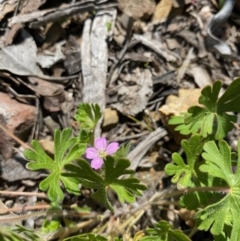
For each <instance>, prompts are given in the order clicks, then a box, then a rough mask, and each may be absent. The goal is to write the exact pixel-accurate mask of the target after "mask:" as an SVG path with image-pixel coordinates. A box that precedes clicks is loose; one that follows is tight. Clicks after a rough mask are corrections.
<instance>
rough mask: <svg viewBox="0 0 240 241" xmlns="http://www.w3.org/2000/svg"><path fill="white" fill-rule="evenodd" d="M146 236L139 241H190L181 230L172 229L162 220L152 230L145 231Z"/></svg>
mask: <svg viewBox="0 0 240 241" xmlns="http://www.w3.org/2000/svg"><path fill="white" fill-rule="evenodd" d="M146 232H147V234H148V235H147V236H145V237H143V238H141V239H140V241H174V240H176V241H191V240H190V239H189V238H188V237H187V236H186V235H185V234H184V233H183V232H182V231H181V230H179V229H173V227H172V225H171V224H169V223H168V222H166V221H164V220H162V221H160V222H159V223H156V224H155V225H154V228H148V229H147V230H146Z"/></svg>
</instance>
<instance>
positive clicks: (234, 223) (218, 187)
mask: <svg viewBox="0 0 240 241" xmlns="http://www.w3.org/2000/svg"><path fill="white" fill-rule="evenodd" d="M221 87H222V84H221V82H220V81H217V82H215V83H214V84H213V86H212V87H210V86H207V87H205V88H204V89H203V90H202V92H201V96H200V98H199V104H201V105H202V106H193V107H191V108H189V110H188V113H185V114H183V115H182V116H176V117H175V116H174V117H172V119H171V120H170V121H169V123H170V124H175V125H178V126H177V127H176V130H178V131H180V133H181V134H184V135H191V136H190V138H189V139H188V140H183V141H182V142H181V146H182V148H183V150H184V151H185V154H186V158H185V160H184V159H183V158H182V157H181V156H180V155H179V154H178V153H174V154H173V156H172V159H173V163H171V164H168V165H167V166H166V168H165V171H166V173H167V174H168V175H170V176H173V177H172V182H173V183H176V184H177V186H178V188H179V189H180V190H184V195H183V196H182V197H181V198H180V203H181V205H182V206H183V207H186V208H188V209H190V210H195V211H196V225H197V228H198V229H200V230H205V231H207V230H210V232H211V233H212V235H213V236H214V238H215V240H216V241H217V240H231V241H237V240H240V233H239V214H240V206H239V204H240V198H239V193H240V142H239V141H238V152H237V153H236V152H233V151H232V150H231V148H230V146H229V145H228V143H227V142H226V141H225V140H224V138H225V137H226V135H227V133H228V132H229V131H231V130H232V129H233V126H234V125H233V124H234V122H236V120H237V117H236V116H235V115H234V114H233V112H240V104H239V103H240V91H239V90H240V78H238V79H236V80H234V81H233V82H232V83H231V84H230V85H229V87H228V88H227V90H226V91H225V93H224V94H223V95H222V96H221V97H219V92H220V89H221Z"/></svg>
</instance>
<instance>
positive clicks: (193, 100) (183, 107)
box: [159, 89, 201, 144]
mask: <svg viewBox="0 0 240 241" xmlns="http://www.w3.org/2000/svg"><path fill="white" fill-rule="evenodd" d="M200 94H201V89H179V96H176V95H169V96H168V97H167V99H166V104H165V105H163V106H162V107H161V108H160V109H159V112H160V115H161V120H162V122H163V124H164V125H165V126H166V127H167V128H168V130H169V131H170V133H171V134H172V136H173V138H174V140H175V141H176V143H178V144H179V143H180V142H181V140H182V139H183V136H182V135H181V134H179V132H176V131H174V128H175V126H172V125H168V120H169V118H170V117H171V116H172V115H180V114H181V113H185V112H187V110H188V108H190V107H191V106H194V105H199V104H198V98H199V96H200Z"/></svg>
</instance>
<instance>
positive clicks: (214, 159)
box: [196, 140, 240, 241]
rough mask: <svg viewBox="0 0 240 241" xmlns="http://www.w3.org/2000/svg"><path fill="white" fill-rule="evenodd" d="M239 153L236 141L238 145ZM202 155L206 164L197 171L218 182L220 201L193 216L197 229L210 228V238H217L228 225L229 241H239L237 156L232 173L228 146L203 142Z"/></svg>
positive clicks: (221, 141)
mask: <svg viewBox="0 0 240 241" xmlns="http://www.w3.org/2000/svg"><path fill="white" fill-rule="evenodd" d="M239 153H240V142H238V154H239ZM202 156H203V158H204V159H205V160H206V162H205V163H204V164H202V165H201V166H200V170H201V171H202V172H207V173H209V174H210V175H212V176H213V177H217V178H220V179H222V180H223V182H222V186H218V187H219V190H222V192H223V193H222V199H221V200H220V201H218V202H215V203H213V204H212V205H209V206H207V207H206V208H204V209H203V210H201V211H199V212H198V213H197V215H196V218H197V219H198V220H197V221H198V228H199V229H201V230H208V229H210V231H211V233H212V234H213V235H221V234H222V233H223V232H224V230H225V229H226V227H228V226H231V227H232V231H231V238H230V240H231V241H237V240H240V233H239V225H240V220H239V213H240V206H239V203H240V168H239V164H240V157H239V155H238V164H237V169H236V172H235V173H233V171H232V165H231V163H232V159H231V158H232V157H234V156H235V155H232V153H231V149H230V147H229V146H228V144H227V143H226V142H225V141H223V140H220V141H219V142H218V146H217V145H216V143H215V142H213V141H209V142H207V143H206V144H205V145H204V153H203V154H202ZM220 188H221V189H220ZM219 217H221V218H219ZM226 240H227V239H226Z"/></svg>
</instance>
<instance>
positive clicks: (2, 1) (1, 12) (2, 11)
mask: <svg viewBox="0 0 240 241" xmlns="http://www.w3.org/2000/svg"><path fill="white" fill-rule="evenodd" d="M17 3H18V0H8V1H6V0H0V20H2V19H3V18H4V16H5V15H6V14H7V13H10V12H12V11H13V10H14V9H15V7H16V4H17Z"/></svg>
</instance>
